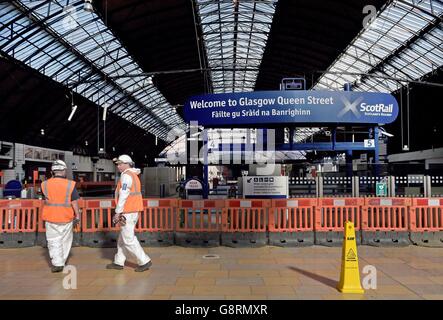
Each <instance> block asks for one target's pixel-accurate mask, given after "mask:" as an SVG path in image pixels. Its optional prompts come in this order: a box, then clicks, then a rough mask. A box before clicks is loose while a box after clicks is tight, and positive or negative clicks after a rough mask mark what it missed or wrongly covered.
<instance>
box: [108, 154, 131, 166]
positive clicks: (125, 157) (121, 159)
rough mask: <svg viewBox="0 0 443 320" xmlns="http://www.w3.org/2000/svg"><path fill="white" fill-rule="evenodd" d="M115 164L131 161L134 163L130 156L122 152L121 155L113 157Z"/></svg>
mask: <svg viewBox="0 0 443 320" xmlns="http://www.w3.org/2000/svg"><path fill="white" fill-rule="evenodd" d="M112 160H113V161H114V162H115V163H116V164H119V163H129V164H132V163H134V162H133V161H132V158H131V157H130V156H128V155H127V154H122V155H121V156H119V157H118V158H114V159H112Z"/></svg>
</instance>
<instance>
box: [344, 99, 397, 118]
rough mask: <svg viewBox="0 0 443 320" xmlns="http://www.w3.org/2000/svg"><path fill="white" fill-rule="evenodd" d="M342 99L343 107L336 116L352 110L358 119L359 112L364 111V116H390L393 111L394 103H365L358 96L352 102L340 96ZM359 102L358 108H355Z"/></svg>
mask: <svg viewBox="0 0 443 320" xmlns="http://www.w3.org/2000/svg"><path fill="white" fill-rule="evenodd" d="M341 100H342V101H343V104H344V107H343V109H342V110H341V111H340V113H339V114H338V117H339V118H341V117H343V116H344V115H345V114H346V113H348V112H352V113H353V114H354V116H355V117H356V118H357V119H359V118H360V117H361V112H363V113H364V115H365V116H389V117H390V116H392V113H393V111H394V105H393V104H392V103H391V104H387V105H386V104H384V103H377V104H367V103H365V102H363V103H361V101H362V100H363V97H359V98H358V99H357V100H355V101H354V102H352V103H351V102H350V101H349V100H348V99H346V98H345V97H341ZM359 104H360V108H359V109H357V106H358V105H359Z"/></svg>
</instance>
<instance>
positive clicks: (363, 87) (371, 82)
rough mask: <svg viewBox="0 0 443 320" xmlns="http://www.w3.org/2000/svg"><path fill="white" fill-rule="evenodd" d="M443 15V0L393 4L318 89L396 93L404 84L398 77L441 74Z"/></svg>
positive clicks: (360, 36)
mask: <svg viewBox="0 0 443 320" xmlns="http://www.w3.org/2000/svg"><path fill="white" fill-rule="evenodd" d="M442 16H443V1H441V0H420V1H419V0H401V1H392V2H390V3H389V4H388V5H387V6H386V7H385V8H384V9H382V10H381V11H380V12H379V13H378V14H377V16H376V17H375V18H374V19H373V20H372V21H370V22H369V24H368V25H367V26H366V27H365V28H363V29H362V31H361V32H360V33H359V34H358V35H357V37H356V38H354V40H353V41H352V42H351V44H349V45H348V47H347V48H346V49H345V51H344V52H343V53H342V54H341V55H340V56H339V57H338V58H337V59H336V60H335V61H334V63H333V64H332V65H331V66H330V67H329V68H328V70H327V72H326V73H325V74H323V75H322V76H321V77H320V78H319V80H318V82H317V83H316V85H315V86H314V89H333V90H337V89H338V90H342V88H343V85H344V84H345V83H353V84H354V89H355V90H356V91H379V92H393V91H395V90H397V89H398V88H399V86H400V85H401V81H398V80H397V79H400V80H406V81H407V80H417V79H420V78H421V77H422V76H424V75H426V74H428V73H430V72H432V71H434V70H436V69H437V68H439V67H441V66H442V65H443V41H442V39H443V22H442ZM344 73H347V74H344ZM359 74H362V75H363V76H361V77H360V76H359ZM365 74H370V75H371V76H365ZM375 76H378V77H379V78H376V77H375ZM390 78H395V79H390Z"/></svg>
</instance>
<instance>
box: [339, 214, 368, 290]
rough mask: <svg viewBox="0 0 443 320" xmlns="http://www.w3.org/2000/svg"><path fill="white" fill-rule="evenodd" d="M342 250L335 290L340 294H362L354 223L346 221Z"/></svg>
mask: <svg viewBox="0 0 443 320" xmlns="http://www.w3.org/2000/svg"><path fill="white" fill-rule="evenodd" d="M343 240H344V241H343V248H342V261H341V273H340V282H339V283H338V286H337V289H338V291H340V292H342V293H363V292H364V290H363V288H362V287H361V284H360V271H359V268H358V254H357V241H356V240H355V229H354V223H352V222H351V221H346V223H345V232H344V239H343Z"/></svg>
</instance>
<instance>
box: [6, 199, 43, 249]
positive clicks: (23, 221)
mask: <svg viewBox="0 0 443 320" xmlns="http://www.w3.org/2000/svg"><path fill="white" fill-rule="evenodd" d="M40 206H41V201H40V200H20V199H14V200H0V247H3V248H16V247H30V246H34V245H35V241H36V237H37V215H38V212H39V210H40Z"/></svg>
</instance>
